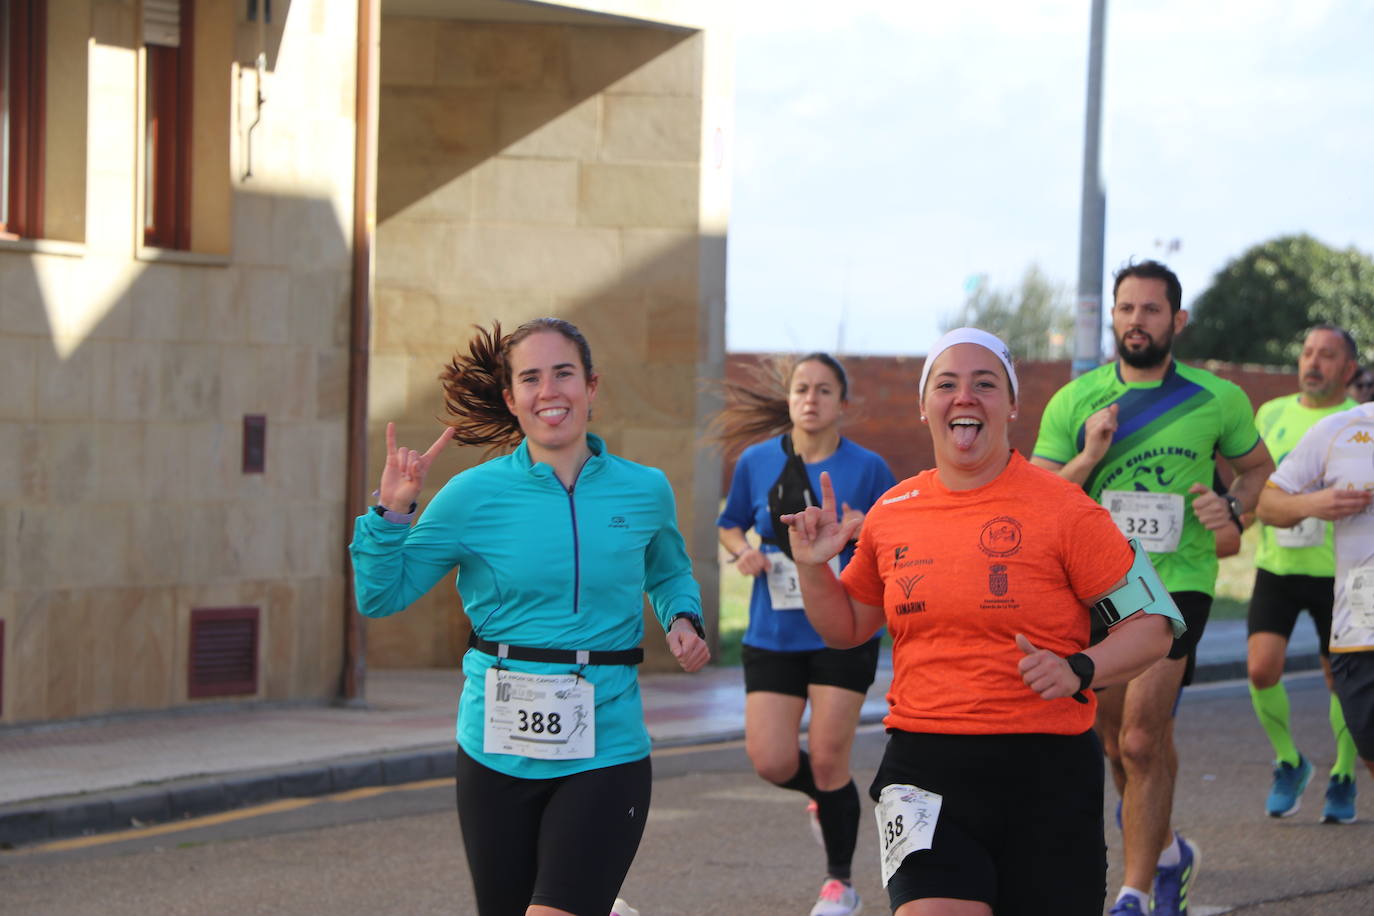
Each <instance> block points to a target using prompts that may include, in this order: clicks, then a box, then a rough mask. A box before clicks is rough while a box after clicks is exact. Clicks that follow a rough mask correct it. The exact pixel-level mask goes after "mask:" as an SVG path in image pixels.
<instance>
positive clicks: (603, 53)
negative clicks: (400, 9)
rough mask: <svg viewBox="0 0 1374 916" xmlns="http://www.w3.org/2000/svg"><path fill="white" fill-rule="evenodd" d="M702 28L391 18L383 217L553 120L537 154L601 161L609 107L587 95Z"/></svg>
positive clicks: (382, 139)
mask: <svg viewBox="0 0 1374 916" xmlns="http://www.w3.org/2000/svg"><path fill="white" fill-rule="evenodd" d="M692 34H693V33H692V32H690V31H684V30H678V29H669V28H666V27H664V28H638V27H628V26H616V27H607V26H576V25H558V26H553V25H528V24H519V23H494V22H476V21H464V20H427V19H401V18H390V17H388V18H384V19H383V22H382V39H381V41H382V67H383V71H382V90H381V106H380V117H379V125H378V147H379V153H378V155H379V161H380V163H381V164H382V167H381V168H379V185H378V190H377V218H378V221H379V222H385V221H386V220H388V219H390V218H391V217H393V216H395V215H396V214H398V213H400V212H401V211H403V210H405V209H406V208H407V207H409V206H410V205H412V204H414V203H416V202H418V201H424V200H427V199H429V198H431V197H432V196H433V195H435V192H437V191H440V190H441V189H443V188H446V187H448V186H449V185H450V184H451V183H452V182H453V181H454V180H455V179H457V178H459V177H461V176H462V175H464V174H466V173H467V172H469V171H471V170H472V169H473V168H475V167H476V166H478V165H480V164H481V163H483V162H485V161H487V160H488V159H491V158H492V157H494V156H496V155H497V154H498V153H501V152H503V151H506V152H509V151H510V150H511V148H512V147H515V146H516V145H517V144H518V143H519V142H520V141H521V140H522V139H523V138H525V137H527V136H528V135H529V134H531V133H533V132H535V131H536V130H539V129H541V128H550V127H552V132H551V133H550V132H548V131H546V133H549V137H548V140H547V141H546V142H545V143H544V144H542V145H541V147H540V148H539V149H533V150H529V151H528V153H529V155H531V156H535V157H540V156H553V157H558V158H566V159H582V160H583V161H589V160H594V159H595V157H596V144H597V131H598V130H599V124H598V117H597V114H596V112H595V111H592V110H589V109H588V108H585V107H583V106H584V103H586V102H587V101H588V100H589V99H592V98H593V97H595V96H596V95H597V94H598V93H600V92H602V91H604V90H605V89H607V88H608V87H610V86H611V85H613V84H614V83H616V82H618V81H620V80H621V79H623V78H625V77H626V76H629V75H630V74H631V73H634V72H635V71H636V70H638V69H640V68H641V67H643V66H644V65H645V64H648V63H649V62H650V61H653V60H654V59H655V58H658V57H660V56H661V55H663V54H664V53H666V52H667V51H668V50H669V49H671V48H672V47H674V46H675V45H677V44H680V43H681V42H683V41H686V40H687V39H689V38H690V37H691V36H692ZM444 203H445V201H444V199H443V197H442V196H440V197H439V198H436V199H435V200H434V201H431V204H432V205H438V206H442V205H443V204H444ZM457 205H458V206H463V205H461V204H457Z"/></svg>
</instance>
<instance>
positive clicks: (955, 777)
mask: <svg viewBox="0 0 1374 916" xmlns="http://www.w3.org/2000/svg"><path fill="white" fill-rule="evenodd" d="M890 735H891V737H890V738H889V740H888V744H887V750H886V752H885V753H884V755H883V761H882V764H881V765H880V766H879V768H878V775H877V776H876V778H874V780H873V785H872V787H871V788H870V789H869V794H870V795H871V796H872V797H873V799H874V800H875V801H876V800H877V798H878V794H879V793H880V792H881V791H882V789H883V787H884V786H887V785H893V784H899V785H914V786H918V787H920V788H922V789H926V790H928V791H931V792H935V793H936V794H938V795H940V796H942V797H943V801H942V802H941V807H940V816H939V820H938V821H937V822H936V825H935V834H934V837H933V843H932V846H931V848H930V849H923V850H919V851H917V852H914V853H912V854H911V855H909V856H907V858H906V860H905V861H904V862H903V863H902V864H901V866H900V867H899V868H898V869H897V871H896V872H895V873H894V874H893V875H892V880H891V881H890V882H888V886H887V892H888V898H889V901H890V903H891V905H892V909H893V910H896V909H897V908H898V907H900V906H902V905H903V904H905V903H907V902H909V901H912V900H922V899H926V898H930V897H953V898H955V899H957V900H980V901H982V902H984V903H986V904H988V905H989V906H991V907H992V910H993V912H994V913H996V914H997V916H1101V914H1102V906H1103V903H1104V901H1105V898H1106V893H1107V849H1106V843H1105V841H1104V839H1103V832H1102V831H1103V828H1102V788H1103V768H1102V745H1101V744H1100V743H1098V739H1097V735H1096V734H1095V733H1094V732H1093V731H1092V730H1091V729H1090V730H1088V731H1086V732H1084V733H1082V734H1081V735H1040V734H1030V735H931V734H911V733H909V732H899V731H892V732H890Z"/></svg>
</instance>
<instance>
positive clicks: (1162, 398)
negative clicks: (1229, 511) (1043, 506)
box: [1034, 361, 1260, 595]
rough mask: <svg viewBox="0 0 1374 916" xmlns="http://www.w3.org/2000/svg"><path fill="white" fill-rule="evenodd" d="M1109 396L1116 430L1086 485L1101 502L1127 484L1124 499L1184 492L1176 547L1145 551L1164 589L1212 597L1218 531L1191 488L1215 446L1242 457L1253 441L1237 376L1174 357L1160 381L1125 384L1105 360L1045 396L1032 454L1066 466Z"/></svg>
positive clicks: (1207, 475) (1205, 474) (1205, 476)
mask: <svg viewBox="0 0 1374 916" xmlns="http://www.w3.org/2000/svg"><path fill="white" fill-rule="evenodd" d="M1113 403H1115V404H1118V405H1120V406H1119V408H1118V415H1117V429H1116V433H1115V434H1114V435H1113V436H1112V444H1111V446H1110V447H1109V448H1108V449H1107V454H1106V455H1105V456H1104V457H1103V459H1102V461H1100V462H1099V463H1098V464H1097V466H1096V467H1094V468H1093V469H1092V472H1091V473H1090V474H1089V475H1088V479H1087V480H1085V481H1084V483H1083V489H1084V490H1086V491H1087V493H1088V495H1089V496H1091V497H1092V498H1093V499H1095V500H1097V501H1098V502H1101V503H1103V504H1104V505H1106V506H1107V507H1108V509H1111V508H1112V505H1111V501H1110V499H1108V500H1104V498H1103V493H1104V491H1112V492H1118V493H1119V492H1122V491H1125V493H1126V495H1127V498H1129V497H1130V494H1131V493H1132V492H1144V493H1176V494H1181V495H1182V511H1181V515H1182V526H1181V529H1180V530H1179V532H1178V535H1177V538H1178V541H1177V547H1176V548H1175V549H1174V550H1172V551H1170V552H1151V554H1150V560H1151V562H1153V563H1154V566H1155V569H1156V570H1158V571H1159V575H1160V578H1161V579H1163V581H1164V585H1165V587H1166V588H1168V589H1169V591H1171V592H1181V591H1195V592H1203V593H1205V594H1208V595H1211V594H1213V592H1214V590H1215V588H1216V578H1217V554H1216V538H1215V537H1214V536H1213V535H1212V532H1211V531H1208V530H1207V528H1206V527H1204V526H1203V524H1202V523H1201V522H1199V521H1198V520H1197V517H1196V516H1195V515H1194V514H1193V510H1192V501H1193V497H1192V495H1190V494H1189V493H1188V488H1189V487H1191V486H1192V485H1193V484H1195V483H1199V484H1202V485H1203V486H1205V487H1207V488H1208V489H1209V490H1210V489H1211V487H1212V475H1213V473H1214V469H1215V462H1214V459H1213V457H1212V456H1213V454H1214V453H1215V452H1220V453H1221V454H1222V455H1223V456H1224V457H1226V458H1239V457H1240V456H1241V455H1244V454H1246V453H1247V452H1249V451H1250V450H1251V449H1253V448H1254V447H1255V445H1256V444H1258V443H1259V438H1260V437H1259V432H1258V430H1256V429H1255V421H1254V414H1253V413H1252V411H1251V407H1250V399H1249V398H1248V397H1247V396H1246V394H1245V392H1244V391H1242V390H1241V389H1240V387H1239V386H1237V385H1235V384H1234V383H1232V382H1228V381H1226V380H1225V379H1222V378H1218V377H1217V376H1215V375H1213V374H1212V373H1210V372H1207V371H1204V370H1202V369H1196V368H1193V367H1192V366H1185V365H1183V364H1181V363H1179V362H1177V361H1172V362H1170V364H1169V371H1168V372H1167V373H1166V374H1165V376H1164V378H1163V379H1161V380H1160V381H1157V382H1131V383H1128V382H1125V381H1123V380H1122V378H1121V370H1120V368H1119V367H1118V364H1117V363H1115V362H1113V363H1109V364H1108V365H1105V366H1099V367H1098V368H1096V369H1094V370H1092V371H1091V372H1088V373H1085V374H1084V375H1081V376H1079V377H1078V378H1076V379H1074V380H1073V381H1071V382H1069V383H1068V384H1067V385H1065V386H1064V387H1063V388H1061V389H1059V391H1057V392H1056V393H1055V395H1054V397H1052V398H1050V402H1049V404H1048V405H1046V407H1045V413H1044V416H1043V417H1042V418H1041V420H1040V434H1039V437H1038V438H1037V439H1036V442H1035V451H1034V455H1035V457H1037V458H1045V459H1047V460H1049V461H1054V462H1057V463H1059V464H1067V463H1068V462H1069V460H1070V459H1072V458H1073V457H1074V456H1075V455H1077V454H1078V453H1079V452H1080V451H1082V449H1083V437H1084V424H1085V423H1086V422H1087V419H1088V417H1089V416H1091V415H1092V414H1094V413H1096V412H1097V411H1099V410H1101V409H1102V408H1104V407H1107V406H1108V405H1110V404H1113ZM1117 524H1118V525H1119V526H1121V527H1122V531H1123V533H1125V534H1126V535H1127V536H1139V535H1141V534H1153V533H1155V532H1154V531H1153V530H1149V529H1147V530H1146V531H1143V532H1141V531H1131V530H1127V526H1126V525H1124V524H1123V523H1122V519H1121V518H1118V519H1117ZM1142 540H1145V539H1144V538H1143V537H1142ZM1147 546H1148V543H1147Z"/></svg>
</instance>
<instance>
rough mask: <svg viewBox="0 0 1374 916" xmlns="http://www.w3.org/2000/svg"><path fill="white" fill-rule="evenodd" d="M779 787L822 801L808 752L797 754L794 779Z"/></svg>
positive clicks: (779, 784)
mask: <svg viewBox="0 0 1374 916" xmlns="http://www.w3.org/2000/svg"><path fill="white" fill-rule="evenodd" d="M777 785H778V787H779V788H783V789H792V790H793V791H796V792H801V793H802V794H804V795H806V796H807V797H809V798H814V799H816V801H817V802H818V803H819V801H820V797H819V794H818V793H819V792H820V790H819V789H817V788H816V780H815V779H813V778H812V776H811V757H810V755H809V754H807V753H806V751H798V752H797V772H795V773H793V774H792V778H791V779H789V780H787V782H780V783H777Z"/></svg>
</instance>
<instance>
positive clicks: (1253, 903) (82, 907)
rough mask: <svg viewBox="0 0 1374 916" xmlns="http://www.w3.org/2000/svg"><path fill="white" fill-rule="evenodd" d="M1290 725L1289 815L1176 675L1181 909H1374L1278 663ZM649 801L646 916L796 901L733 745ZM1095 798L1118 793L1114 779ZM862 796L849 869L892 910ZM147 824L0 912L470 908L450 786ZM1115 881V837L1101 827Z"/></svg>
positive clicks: (670, 779)
mask: <svg viewBox="0 0 1374 916" xmlns="http://www.w3.org/2000/svg"><path fill="white" fill-rule="evenodd" d="M1290 692H1291V696H1292V707H1293V715H1294V720H1295V723H1296V727H1295V732H1296V734H1297V737H1298V740H1299V743H1300V745H1301V746H1302V747H1303V748H1304V750H1305V751H1306V752H1307V753H1308V755H1309V756H1310V757H1312V759H1313V760H1314V762H1315V763H1316V764H1317V766H1318V776H1317V777H1316V778H1314V780H1313V784H1312V786H1310V787H1309V789H1308V791H1307V794H1306V796H1305V799H1304V807H1303V809H1302V810H1301V811H1300V812H1299V813H1298V814H1297V815H1296V816H1294V817H1292V818H1289V819H1285V820H1282V821H1276V820H1271V819H1269V818H1267V817H1265V816H1264V814H1263V803H1264V796H1265V793H1266V792H1267V790H1268V783H1269V766H1270V764H1269V761H1268V757H1269V750H1268V745H1267V743H1266V742H1265V740H1264V736H1263V734H1262V733H1261V732H1260V729H1259V727H1258V725H1257V724H1256V723H1255V720H1254V715H1253V713H1252V712H1251V709H1250V702H1249V696H1248V694H1247V693H1246V691H1245V688H1244V685H1243V684H1230V685H1210V686H1203V687H1199V688H1194V689H1192V690H1190V691H1189V692H1188V694H1187V696H1186V697H1185V699H1184V702H1183V705H1182V708H1181V711H1180V721H1179V746H1180V754H1181V758H1182V765H1181V770H1180V775H1179V785H1178V796H1177V797H1178V801H1177V805H1176V813H1177V814H1176V822H1177V826H1178V827H1179V828H1180V829H1182V830H1184V831H1185V832H1186V833H1187V834H1188V835H1189V836H1190V837H1191V838H1193V839H1194V840H1195V841H1196V842H1197V843H1199V844H1200V846H1201V848H1202V864H1201V870H1200V875H1199V878H1198V880H1197V883H1196V884H1195V885H1194V891H1193V901H1194V906H1193V916H1210V914H1215V913H1225V912H1234V913H1240V914H1246V916H1273V914H1313V916H1325V914H1333V916H1334V914H1341V916H1349V914H1363V913H1374V789H1372V788H1371V786H1370V780H1369V778H1368V773H1362V774H1361V776H1360V777H1359V780H1360V787H1361V789H1362V792H1363V794H1362V797H1361V799H1360V804H1359V811H1360V816H1361V821H1360V822H1359V823H1357V824H1354V825H1350V826H1330V825H1322V824H1319V823H1317V816H1318V814H1319V813H1320V810H1321V800H1322V789H1323V787H1324V784H1325V769H1324V768H1325V767H1327V766H1329V765H1330V761H1331V756H1332V751H1331V745H1332V742H1331V736H1330V731H1329V727H1328V725H1327V712H1326V710H1327V701H1326V693H1325V689H1324V686H1323V685H1322V683H1321V681H1320V679H1319V677H1317V676H1314V675H1304V676H1299V677H1297V678H1294V679H1292V680H1291V681H1290ZM883 740H884V736H883V735H882V733H881V731H880V730H878V729H866V730H865V731H864V732H863V733H862V734H861V735H860V737H859V740H858V742H857V745H856V753H855V762H856V776H857V778H858V779H859V780H860V786H861V788H863V789H866V788H867V780H868V779H869V778H870V777H871V775H872V771H873V767H874V765H875V764H876V763H877V760H878V758H879V756H880V754H881V749H882V743H883ZM654 767H655V785H654V803H653V810H652V813H651V815H650V819H649V824H648V828H647V831H646V834H645V839H644V843H643V845H642V847H641V850H640V854H639V858H638V860H637V861H636V863H635V866H634V868H633V869H632V871H631V872H630V876H629V878H628V879H627V881H626V884H625V887H624V891H623V894H624V896H625V897H626V899H628V900H629V901H630V902H631V903H633V904H634V905H635V906H636V907H638V908H639V909H640V910H641V912H642V913H643V914H644V916H674V914H682V916H686V914H693V916H700V914H710V913H746V914H802V913H806V912H807V911H808V910H809V908H810V905H811V903H812V902H813V900H814V895H815V892H816V890H817V888H818V887H819V885H820V882H821V879H822V877H823V874H822V861H823V860H822V855H821V852H820V850H819V848H818V847H817V846H816V845H815V842H814V840H813V839H812V838H811V834H810V832H809V830H808V827H807V823H806V819H805V817H804V814H803V805H802V800H801V798H800V796H797V795H795V794H793V793H789V792H784V791H782V790H778V789H775V788H772V787H770V786H767V785H765V784H764V783H762V782H761V781H759V780H758V779H757V778H756V777H754V776H753V775H752V773H751V772H750V770H749V766H748V762H747V760H746V758H745V756H744V751H743V748H742V747H741V746H740V745H738V744H729V745H720V746H714V747H706V748H694V749H680V750H676V751H672V752H665V753H662V754H659V755H656V756H655V762H654ZM1106 806H1107V808H1108V809H1109V810H1110V809H1111V808H1113V807H1114V806H1115V795H1114V793H1112V792H1111V791H1110V790H1109V792H1108V799H1107V800H1106ZM865 808H866V813H865V820H864V822H863V826H862V830H861V833H860V841H859V849H858V853H857V857H856V860H855V861H856V883H857V885H858V887H859V890H860V893H861V894H862V895H863V897H864V899H865V901H866V904H867V905H866V907H865V910H866V912H868V913H881V912H887V906H886V896H885V894H884V893H883V892H882V890H881V888H880V887H879V884H878V874H877V872H878V870H877V851H876V850H877V842H876V834H875V831H874V828H873V825H872V823H871V821H870V820H869V815H868V814H867V805H865ZM157 830H158V832H156V833H153V832H151V831H144V832H135V833H133V834H126V835H113V836H103V837H91V838H85V839H83V840H79V841H75V843H73V844H71V845H69V846H67V847H47V848H38V849H29V850H24V851H17V852H8V853H0V913H24V914H35V913H37V914H44V913H60V914H73V916H77V914H86V913H90V914H96V913H99V914H103V916H120V914H147V913H168V914H177V913H187V914H192V913H194V914H201V913H219V912H234V913H323V912H327V913H332V914H353V913H358V914H362V913H368V914H372V913H379V912H381V913H469V912H471V911H472V906H471V897H470V892H469V883H468V878H467V874H466V868H465V865H464V863H463V859H462V851H461V846H460V840H459V838H458V829H457V821H456V818H455V816H454V814H453V811H452V785H451V784H450V783H448V782H447V781H443V782H440V783H438V784H417V785H412V786H407V787H391V788H384V789H368V790H360V791H358V792H355V793H347V794H345V795H344V796H336V797H331V798H324V799H307V800H300V801H299V802H279V803H277V804H276V805H269V806H265V807H264V808H263V809H252V810H243V811H237V812H229V813H228V814H225V815H219V816H215V817H212V818H206V819H202V820H200V821H193V822H182V823H179V824H174V825H166V827H165V828H157ZM1108 840H1109V844H1110V846H1111V850H1110V855H1111V859H1112V861H1113V863H1114V867H1113V870H1112V873H1111V874H1110V876H1109V879H1110V882H1111V885H1112V887H1113V889H1115V886H1116V883H1117V882H1118V881H1119V878H1120V876H1119V873H1118V871H1117V866H1119V862H1120V849H1119V835H1118V834H1117V833H1116V831H1115V830H1114V829H1112V830H1109V836H1108Z"/></svg>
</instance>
